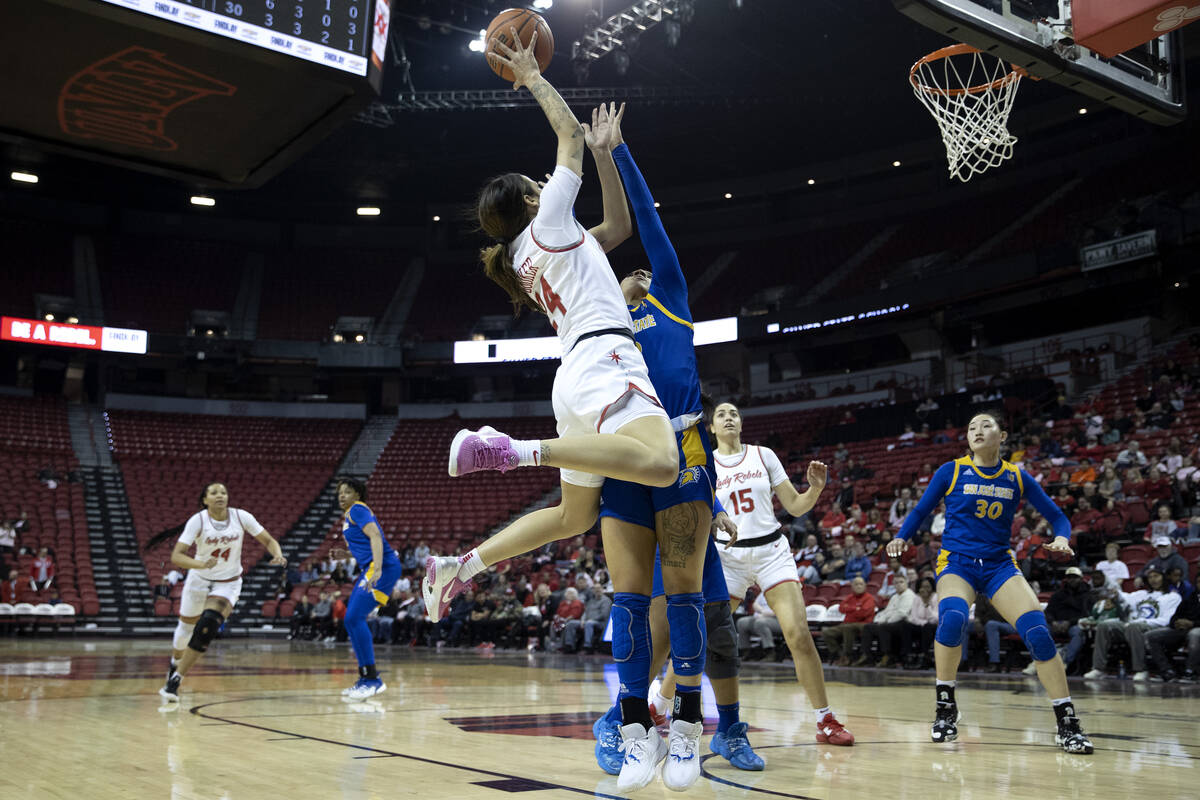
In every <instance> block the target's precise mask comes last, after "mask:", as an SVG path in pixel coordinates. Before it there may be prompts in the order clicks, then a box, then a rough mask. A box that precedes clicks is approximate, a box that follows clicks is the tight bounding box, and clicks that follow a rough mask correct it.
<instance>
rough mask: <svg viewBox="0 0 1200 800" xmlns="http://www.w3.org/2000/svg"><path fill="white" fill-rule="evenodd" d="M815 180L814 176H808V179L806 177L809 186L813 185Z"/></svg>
mask: <svg viewBox="0 0 1200 800" xmlns="http://www.w3.org/2000/svg"><path fill="white" fill-rule="evenodd" d="M816 182H817V181H816V179H814V178H809V179H808V185H809V186H812V185H813V184H815V183H816Z"/></svg>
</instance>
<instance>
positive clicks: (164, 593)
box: [154, 575, 171, 600]
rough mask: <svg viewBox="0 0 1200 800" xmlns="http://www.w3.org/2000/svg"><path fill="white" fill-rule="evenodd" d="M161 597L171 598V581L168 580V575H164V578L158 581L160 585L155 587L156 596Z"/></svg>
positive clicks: (156, 597)
mask: <svg viewBox="0 0 1200 800" xmlns="http://www.w3.org/2000/svg"><path fill="white" fill-rule="evenodd" d="M160 597H165V598H166V599H168V600H170V599H171V582H170V581H168V580H167V576H166V575H163V576H162V579H161V580H159V582H158V586H155V587H154V598H155V599H158V598H160Z"/></svg>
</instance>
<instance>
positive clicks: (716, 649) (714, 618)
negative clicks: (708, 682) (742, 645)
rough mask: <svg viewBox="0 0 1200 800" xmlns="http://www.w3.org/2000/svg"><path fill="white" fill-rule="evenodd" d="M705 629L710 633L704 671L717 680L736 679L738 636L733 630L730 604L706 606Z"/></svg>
mask: <svg viewBox="0 0 1200 800" xmlns="http://www.w3.org/2000/svg"><path fill="white" fill-rule="evenodd" d="M704 627H705V628H706V631H707V633H708V653H707V654H706V656H707V663H706V664H705V666H704V671H705V672H707V673H708V677H709V678H712V679H716V680H720V679H722V678H736V677H737V674H738V663H739V662H738V645H737V634H736V633H735V632H734V629H733V614H732V613H731V612H730V610H729V603H708V604H707V605H705V606H704Z"/></svg>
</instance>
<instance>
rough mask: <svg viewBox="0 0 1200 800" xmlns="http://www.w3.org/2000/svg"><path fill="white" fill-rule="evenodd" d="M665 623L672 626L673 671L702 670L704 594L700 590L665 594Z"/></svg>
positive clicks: (696, 673) (688, 673)
mask: <svg viewBox="0 0 1200 800" xmlns="http://www.w3.org/2000/svg"><path fill="white" fill-rule="evenodd" d="M667 624H668V625H670V626H671V663H672V664H673V665H674V666H675V674H676V675H683V676H692V675H699V674H700V673H702V672H703V671H704V650H705V640H706V639H707V638H708V637H707V635H706V626H705V622H704V595H703V594H701V593H700V592H690V593H688V594H672V595H667Z"/></svg>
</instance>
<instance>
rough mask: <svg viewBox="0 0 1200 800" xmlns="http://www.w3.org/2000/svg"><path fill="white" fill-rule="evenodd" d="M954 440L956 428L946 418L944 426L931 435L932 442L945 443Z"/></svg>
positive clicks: (955, 439)
mask: <svg viewBox="0 0 1200 800" xmlns="http://www.w3.org/2000/svg"><path fill="white" fill-rule="evenodd" d="M956 441H958V428H956V427H954V423H953V422H951V421H950V420H946V426H945V427H944V428H942V429H941V430H940V431H938V432H937V433H935V434H934V435H933V443H934V444H946V443H948V442H956Z"/></svg>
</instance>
